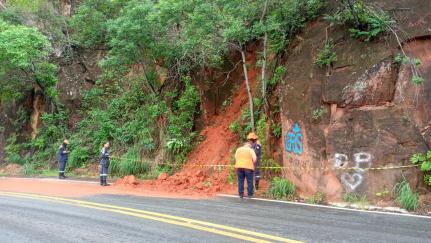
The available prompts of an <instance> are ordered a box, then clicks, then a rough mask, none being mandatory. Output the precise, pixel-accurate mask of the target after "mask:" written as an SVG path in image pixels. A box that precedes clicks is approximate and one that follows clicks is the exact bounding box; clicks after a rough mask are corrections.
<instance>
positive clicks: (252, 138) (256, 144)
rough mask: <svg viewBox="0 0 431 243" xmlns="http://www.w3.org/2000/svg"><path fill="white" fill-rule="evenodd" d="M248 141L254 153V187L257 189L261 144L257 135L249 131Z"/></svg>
mask: <svg viewBox="0 0 431 243" xmlns="http://www.w3.org/2000/svg"><path fill="white" fill-rule="evenodd" d="M247 139H248V141H249V142H250V143H251V148H252V149H253V150H254V153H255V154H256V169H255V170H254V187H255V189H256V190H258V189H259V180H260V160H261V157H262V145H261V144H260V142H259V140H258V137H257V135H256V134H255V133H254V132H251V133H249V134H248V135H247Z"/></svg>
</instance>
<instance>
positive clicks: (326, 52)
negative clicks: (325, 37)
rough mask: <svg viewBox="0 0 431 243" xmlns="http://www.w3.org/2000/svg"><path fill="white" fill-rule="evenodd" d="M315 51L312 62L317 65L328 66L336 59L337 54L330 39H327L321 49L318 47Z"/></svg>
mask: <svg viewBox="0 0 431 243" xmlns="http://www.w3.org/2000/svg"><path fill="white" fill-rule="evenodd" d="M317 51H318V52H317V57H316V60H315V61H314V63H315V64H317V65H318V66H319V67H321V68H323V67H326V68H329V67H331V66H332V64H334V62H336V61H337V54H336V53H335V51H334V44H333V43H332V41H327V42H326V43H325V46H324V47H323V49H318V50H317Z"/></svg>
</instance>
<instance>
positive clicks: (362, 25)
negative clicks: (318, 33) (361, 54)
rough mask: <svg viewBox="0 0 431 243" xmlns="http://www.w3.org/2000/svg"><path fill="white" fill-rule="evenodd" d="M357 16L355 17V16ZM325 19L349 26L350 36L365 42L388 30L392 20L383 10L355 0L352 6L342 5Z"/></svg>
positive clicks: (392, 22)
mask: <svg viewBox="0 0 431 243" xmlns="http://www.w3.org/2000/svg"><path fill="white" fill-rule="evenodd" d="M356 16H357V18H356ZM326 20H328V21H329V22H332V23H334V24H345V25H347V26H348V27H350V29H349V31H350V34H351V36H352V37H354V38H359V39H362V40H364V41H366V42H368V41H371V40H373V39H374V38H376V37H377V36H378V35H380V34H382V33H386V32H388V31H389V30H390V28H391V26H392V25H393V24H394V21H393V20H392V19H391V17H390V16H389V15H388V14H387V13H386V12H384V11H383V10H380V9H377V8H374V7H371V6H368V5H366V4H365V3H364V2H363V1H356V2H355V3H354V4H353V8H350V7H349V6H347V5H344V6H343V7H342V8H341V9H339V10H338V11H337V12H336V13H335V14H334V15H329V16H326Z"/></svg>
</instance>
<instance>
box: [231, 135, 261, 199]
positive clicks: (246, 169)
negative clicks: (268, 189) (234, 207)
mask: <svg viewBox="0 0 431 243" xmlns="http://www.w3.org/2000/svg"><path fill="white" fill-rule="evenodd" d="M255 162H256V154H255V153H254V151H253V149H252V148H251V143H250V142H247V143H245V144H244V145H243V146H242V147H239V148H238V149H237V150H236V152H235V169H236V174H237V177H238V193H239V197H240V198H243V197H244V180H245V179H247V193H248V197H249V198H251V197H253V189H254V188H253V175H254V173H253V172H254V170H255V166H256V164H255Z"/></svg>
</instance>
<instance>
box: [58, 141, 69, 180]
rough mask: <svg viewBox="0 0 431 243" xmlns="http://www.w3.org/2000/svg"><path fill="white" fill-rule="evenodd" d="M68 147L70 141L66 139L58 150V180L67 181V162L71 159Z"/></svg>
mask: <svg viewBox="0 0 431 243" xmlns="http://www.w3.org/2000/svg"><path fill="white" fill-rule="evenodd" d="M67 145H69V140H67V139H64V141H63V143H62V144H61V145H60V148H59V150H58V178H59V179H66V178H67V177H66V176H65V175H64V170H65V169H66V164H67V160H68V159H69V150H67Z"/></svg>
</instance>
